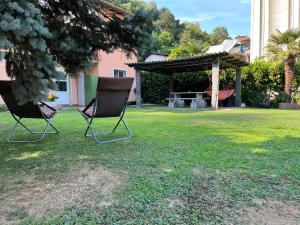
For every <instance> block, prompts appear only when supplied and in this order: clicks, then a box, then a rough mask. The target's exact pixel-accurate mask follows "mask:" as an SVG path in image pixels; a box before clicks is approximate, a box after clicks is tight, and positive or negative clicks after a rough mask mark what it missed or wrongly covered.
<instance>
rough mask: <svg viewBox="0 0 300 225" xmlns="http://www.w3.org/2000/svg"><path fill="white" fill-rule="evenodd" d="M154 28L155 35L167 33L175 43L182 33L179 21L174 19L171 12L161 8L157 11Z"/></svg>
mask: <svg viewBox="0 0 300 225" xmlns="http://www.w3.org/2000/svg"><path fill="white" fill-rule="evenodd" d="M154 28H155V31H156V32H157V33H161V32H163V31H167V32H169V33H170V34H173V35H174V38H175V41H178V40H179V37H180V33H181V31H182V25H180V21H179V20H177V19H176V18H175V16H174V15H173V14H172V12H171V11H170V10H169V9H167V8H162V9H161V10H160V11H159V15H158V18H157V20H155V21H154Z"/></svg>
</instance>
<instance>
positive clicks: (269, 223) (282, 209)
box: [241, 200, 300, 225]
mask: <svg viewBox="0 0 300 225" xmlns="http://www.w3.org/2000/svg"><path fill="white" fill-rule="evenodd" d="M241 214H242V223H243V224H249V225H257V224H262V225H299V224H300V202H280V201H271V200H269V201H265V200H261V206H259V207H254V206H253V207H244V208H243V209H242V210H241Z"/></svg>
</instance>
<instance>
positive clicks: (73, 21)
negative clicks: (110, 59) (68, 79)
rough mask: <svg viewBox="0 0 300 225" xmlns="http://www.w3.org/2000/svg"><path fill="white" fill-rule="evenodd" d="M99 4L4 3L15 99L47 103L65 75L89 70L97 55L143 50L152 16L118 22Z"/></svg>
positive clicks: (5, 46) (2, 39)
mask: <svg viewBox="0 0 300 225" xmlns="http://www.w3.org/2000/svg"><path fill="white" fill-rule="evenodd" d="M103 4H104V3H103V2H102V1H99V0H60V1H57V0H48V1H40V0H32V1H30V2H29V1H25V0H15V1H11V0H2V1H1V2H0V49H2V50H4V51H3V52H2V54H1V55H0V60H2V59H3V58H5V60H6V70H7V74H8V76H10V77H11V78H15V80H16V82H15V86H14V93H15V96H16V98H17V99H18V100H19V101H20V102H21V103H24V102H26V101H35V102H37V101H40V100H42V99H46V98H47V95H48V90H49V89H55V88H56V86H55V82H54V79H60V77H61V76H62V74H61V73H60V72H58V71H57V70H56V64H57V63H59V64H61V65H62V66H63V67H64V68H65V71H66V72H67V73H69V74H71V75H74V74H77V73H78V71H80V70H82V69H84V68H86V67H88V66H90V65H91V63H92V56H93V54H94V52H95V51H96V50H100V49H101V50H104V51H106V52H111V51H113V50H114V49H117V48H121V49H123V50H124V51H126V52H127V53H128V54H130V53H132V52H135V49H137V48H142V46H143V45H144V44H145V40H148V39H149V38H148V35H149V33H151V32H152V27H153V26H152V22H151V21H152V17H151V16H152V15H150V14H147V13H145V12H144V11H143V10H138V11H137V12H136V13H135V15H127V16H125V17H124V18H120V17H118V16H116V15H114V14H112V15H108V14H107V12H105V11H103V10H102V8H103V7H104V5H103Z"/></svg>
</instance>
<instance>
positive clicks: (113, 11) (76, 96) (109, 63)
mask: <svg viewBox="0 0 300 225" xmlns="http://www.w3.org/2000/svg"><path fill="white" fill-rule="evenodd" d="M99 10H101V13H102V17H103V19H107V20H110V19H112V18H113V16H117V17H119V18H124V16H125V15H128V14H129V13H128V12H126V11H124V10H123V9H120V8H118V7H116V6H114V5H112V4H110V3H108V2H106V1H100V2H99ZM93 59H94V60H93V65H92V66H91V67H90V68H89V69H87V70H85V71H82V72H80V73H79V74H77V75H76V76H72V77H70V76H67V75H66V76H65V79H63V80H57V81H56V83H57V86H58V89H57V91H50V93H49V95H51V96H54V97H57V98H55V101H54V102H50V104H61V105H74V106H77V105H80V106H83V105H86V104H88V103H89V102H90V101H91V99H92V98H93V97H94V96H95V94H96V88H97V84H98V77H115V78H124V77H134V78H135V70H134V69H133V68H130V67H128V66H127V65H126V64H127V63H134V62H137V60H138V59H137V57H136V56H135V55H134V54H131V56H130V57H127V54H126V53H125V52H123V51H122V50H120V49H119V50H115V51H113V52H112V53H106V52H103V51H97V52H96V53H95V55H94V57H93ZM57 69H58V70H61V71H64V68H62V67H58V68H57ZM0 80H9V77H8V76H7V74H6V71H5V61H4V60H3V61H0ZM135 101H136V96H135V82H134V85H133V87H132V90H131V93H130V97H129V102H135ZM0 104H4V102H3V100H2V99H1V97H0Z"/></svg>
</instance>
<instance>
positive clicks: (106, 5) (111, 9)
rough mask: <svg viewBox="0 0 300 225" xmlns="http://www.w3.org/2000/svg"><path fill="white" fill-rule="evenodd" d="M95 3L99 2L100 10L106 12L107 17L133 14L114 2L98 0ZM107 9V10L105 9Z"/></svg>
mask: <svg viewBox="0 0 300 225" xmlns="http://www.w3.org/2000/svg"><path fill="white" fill-rule="evenodd" d="M95 3H97V6H98V7H99V8H98V9H99V11H101V13H102V14H103V13H104V12H106V14H105V13H104V14H105V16H106V17H112V15H114V14H115V15H116V16H120V17H125V16H127V15H131V16H133V14H132V13H130V12H128V11H126V10H125V9H122V8H120V7H118V6H115V5H114V4H112V3H110V2H107V1H104V0H97V1H96V2H95ZM104 9H106V10H104Z"/></svg>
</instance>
